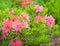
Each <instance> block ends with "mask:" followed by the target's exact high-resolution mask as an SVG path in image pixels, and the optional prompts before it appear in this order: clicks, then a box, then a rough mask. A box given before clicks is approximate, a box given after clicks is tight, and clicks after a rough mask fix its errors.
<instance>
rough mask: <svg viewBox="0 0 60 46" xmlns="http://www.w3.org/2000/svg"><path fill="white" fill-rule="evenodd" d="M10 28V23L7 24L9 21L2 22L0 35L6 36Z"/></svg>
mask: <svg viewBox="0 0 60 46" xmlns="http://www.w3.org/2000/svg"><path fill="white" fill-rule="evenodd" d="M10 28H11V23H10V22H9V20H4V21H3V24H2V33H3V34H4V35H7V33H8V32H9V31H10Z"/></svg>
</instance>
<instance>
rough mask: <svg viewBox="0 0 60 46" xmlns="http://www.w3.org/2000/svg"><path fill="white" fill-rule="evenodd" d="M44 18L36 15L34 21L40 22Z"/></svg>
mask: <svg viewBox="0 0 60 46" xmlns="http://www.w3.org/2000/svg"><path fill="white" fill-rule="evenodd" d="M42 18H43V16H36V17H35V18H34V21H36V22H38V21H40V19H42Z"/></svg>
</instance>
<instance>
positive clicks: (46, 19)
mask: <svg viewBox="0 0 60 46" xmlns="http://www.w3.org/2000/svg"><path fill="white" fill-rule="evenodd" d="M41 19H43V20H44V23H46V24H47V25H48V27H50V28H51V27H52V26H53V23H54V21H55V19H54V18H53V17H52V16H36V17H35V18H34V21H36V22H39V21H40V20H41Z"/></svg>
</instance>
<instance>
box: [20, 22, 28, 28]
mask: <svg viewBox="0 0 60 46" xmlns="http://www.w3.org/2000/svg"><path fill="white" fill-rule="evenodd" d="M20 26H21V27H22V28H28V23H27V21H22V22H21V23H20Z"/></svg>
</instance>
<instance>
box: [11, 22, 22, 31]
mask: <svg viewBox="0 0 60 46" xmlns="http://www.w3.org/2000/svg"><path fill="white" fill-rule="evenodd" d="M12 28H13V29H14V31H15V32H18V31H19V30H20V29H21V26H20V23H19V22H18V21H15V22H12Z"/></svg>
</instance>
